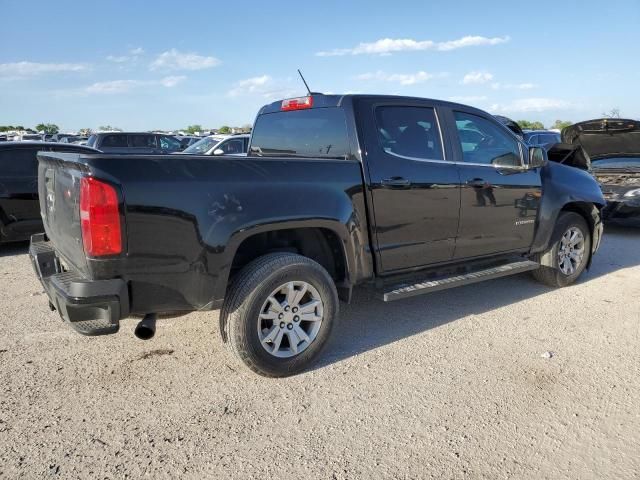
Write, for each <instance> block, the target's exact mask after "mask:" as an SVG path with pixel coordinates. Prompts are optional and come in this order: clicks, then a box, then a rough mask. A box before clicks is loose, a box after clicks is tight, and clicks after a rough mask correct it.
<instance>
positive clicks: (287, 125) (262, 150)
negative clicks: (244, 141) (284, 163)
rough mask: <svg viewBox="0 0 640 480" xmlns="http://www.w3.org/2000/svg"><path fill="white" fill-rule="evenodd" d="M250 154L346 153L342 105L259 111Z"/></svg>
mask: <svg viewBox="0 0 640 480" xmlns="http://www.w3.org/2000/svg"><path fill="white" fill-rule="evenodd" d="M251 154H253V155H259V156H271V157H288V156H291V157H311V158H336V159H337V158H339V159H345V158H347V157H348V156H349V136H348V134H347V121H346V119H345V116H344V111H343V110H342V109H341V108H312V109H309V110H297V111H290V112H278V113H268V114H264V115H260V116H259V117H258V119H257V121H256V124H255V127H254V129H253V137H252V140H251Z"/></svg>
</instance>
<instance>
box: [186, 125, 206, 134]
mask: <svg viewBox="0 0 640 480" xmlns="http://www.w3.org/2000/svg"><path fill="white" fill-rule="evenodd" d="M202 130H203V128H202V125H189V126H188V127H187V128H185V130H184V131H185V132H187V133H190V134H191V135H193V134H194V133H200V132H201V131H202Z"/></svg>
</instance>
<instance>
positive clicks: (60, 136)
mask: <svg viewBox="0 0 640 480" xmlns="http://www.w3.org/2000/svg"><path fill="white" fill-rule="evenodd" d="M73 136H74V135H73V134H71V133H54V134H53V136H52V137H51V139H50V141H51V142H61V141H62V139H63V138H66V137H73Z"/></svg>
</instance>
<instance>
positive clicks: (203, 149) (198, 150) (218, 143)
mask: <svg viewBox="0 0 640 480" xmlns="http://www.w3.org/2000/svg"><path fill="white" fill-rule="evenodd" d="M250 137H251V135H249V134H239V135H211V136H210V137H205V138H203V139H202V140H200V141H198V142H196V143H194V144H193V145H191V146H190V147H188V148H186V149H185V150H184V151H183V152H182V153H186V154H192V155H239V154H245V153H247V149H248V147H249V138H250Z"/></svg>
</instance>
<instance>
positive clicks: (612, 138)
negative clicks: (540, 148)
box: [549, 118, 640, 225]
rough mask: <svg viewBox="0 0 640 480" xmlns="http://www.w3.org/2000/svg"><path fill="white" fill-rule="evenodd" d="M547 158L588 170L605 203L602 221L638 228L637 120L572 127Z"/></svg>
mask: <svg viewBox="0 0 640 480" xmlns="http://www.w3.org/2000/svg"><path fill="white" fill-rule="evenodd" d="M549 158H550V159H552V160H555V161H560V162H561V163H567V164H572V165H574V166H578V167H581V168H586V169H589V170H591V172H592V173H593V175H594V176H595V177H596V179H597V180H598V182H599V183H600V187H601V189H602V193H603V195H604V197H605V199H606V200H607V206H606V207H605V209H604V210H603V217H604V219H605V220H608V221H616V222H620V223H627V224H635V225H640V121H637V120H626V119H619V118H602V119H596V120H587V121H584V122H580V123H576V124H574V125H571V126H569V127H567V128H565V129H564V130H562V144H558V145H556V146H555V147H554V148H553V149H552V151H551V152H549Z"/></svg>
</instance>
